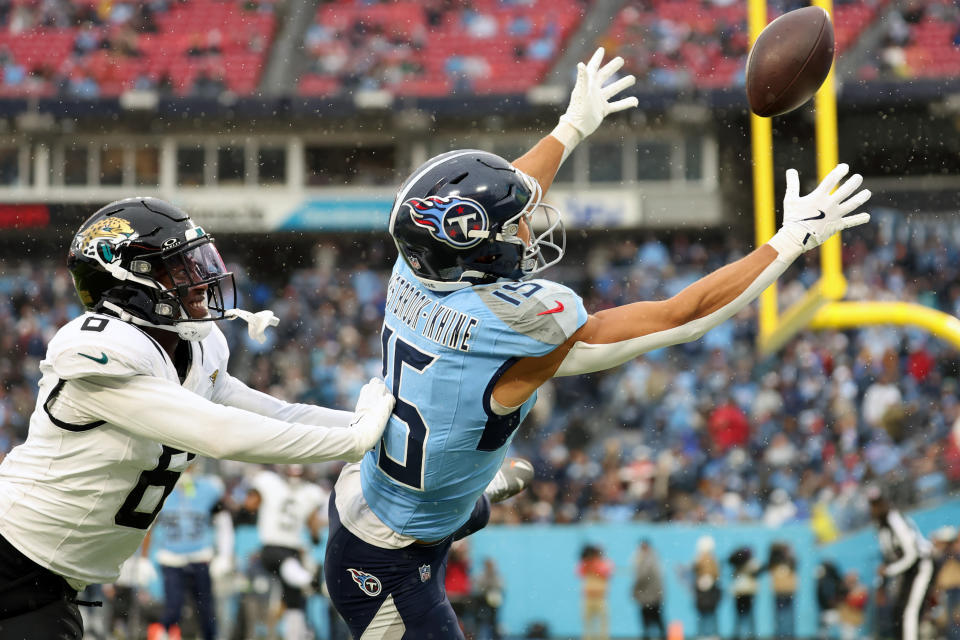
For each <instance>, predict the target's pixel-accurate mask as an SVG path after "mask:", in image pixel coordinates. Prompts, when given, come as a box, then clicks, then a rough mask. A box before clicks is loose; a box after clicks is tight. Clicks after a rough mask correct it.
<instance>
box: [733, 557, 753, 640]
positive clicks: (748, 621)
mask: <svg viewBox="0 0 960 640" xmlns="http://www.w3.org/2000/svg"><path fill="white" fill-rule="evenodd" d="M727 561H728V562H729V563H730V566H731V567H733V584H732V585H731V586H730V592H731V593H732V594H733V607H734V618H733V637H734V638H738V639H739V638H743V637H749V638H756V637H757V625H756V622H755V620H754V617H753V600H754V597H755V596H756V595H757V574H758V573H759V572H760V566H759V565H758V564H757V561H756V560H754V559H753V552H752V551H750V549H749V548H748V547H740V548H739V549H736V550H734V551H733V553H731V554H730V557H729V559H728V560H727ZM744 631H745V632H746V633H747V634H748V635H746V636H744V635H742V634H743V632H744Z"/></svg>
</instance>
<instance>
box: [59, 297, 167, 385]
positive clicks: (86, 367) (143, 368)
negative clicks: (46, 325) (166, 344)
mask: <svg viewBox="0 0 960 640" xmlns="http://www.w3.org/2000/svg"><path fill="white" fill-rule="evenodd" d="M44 364H46V365H47V366H49V367H51V368H52V369H53V371H54V373H55V374H56V375H57V377H59V378H62V379H65V380H69V379H71V378H83V377H85V376H114V377H129V376H136V375H152V376H158V377H162V378H163V377H167V373H166V372H167V369H168V368H169V365H168V358H167V356H166V354H164V352H163V349H162V348H161V347H160V345H159V344H157V342H156V341H155V340H153V338H151V337H150V336H148V335H147V334H146V333H144V332H143V331H140V330H139V329H137V328H136V327H134V326H132V325H131V324H129V323H127V322H122V321H121V320H119V319H117V318H114V317H112V316H107V315H102V314H99V313H86V314H84V315H82V316H80V317H79V318H76V319H75V320H72V321H71V322H69V323H67V324H66V325H64V326H63V327H62V328H61V329H60V330H59V331H58V332H57V334H56V335H55V336H54V337H53V340H51V341H50V344H49V345H48V346H47V356H46V358H45V359H44Z"/></svg>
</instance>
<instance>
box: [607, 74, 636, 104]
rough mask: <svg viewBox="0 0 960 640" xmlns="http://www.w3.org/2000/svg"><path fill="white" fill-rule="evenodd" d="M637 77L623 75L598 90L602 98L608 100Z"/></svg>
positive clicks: (630, 84) (632, 82)
mask: <svg viewBox="0 0 960 640" xmlns="http://www.w3.org/2000/svg"><path fill="white" fill-rule="evenodd" d="M636 81H637V79H636V78H635V77H633V76H624V77H623V78H620V79H619V80H617V81H615V82H611V83H610V84H608V85H607V86H605V87H604V88H603V89H601V91H600V95H602V96H603V99H604V100H609V99H610V98H612V97H613V96H615V95H617V94H618V93H620V92H621V91H623V90H624V89H626V88H627V87H629V86H632V85H633V84H634V83H635V82H636Z"/></svg>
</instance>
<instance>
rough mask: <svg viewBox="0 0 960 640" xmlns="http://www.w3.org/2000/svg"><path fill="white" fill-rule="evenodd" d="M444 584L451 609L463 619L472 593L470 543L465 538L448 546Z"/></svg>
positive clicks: (468, 607)
mask: <svg viewBox="0 0 960 640" xmlns="http://www.w3.org/2000/svg"><path fill="white" fill-rule="evenodd" d="M421 580H422V577H421ZM444 585H445V587H446V590H447V596H448V597H449V598H450V604H451V605H452V606H453V611H454V612H455V613H456V614H457V618H458V619H460V620H463V619H464V614H465V613H467V611H468V610H469V609H470V596H471V594H472V593H473V588H472V586H471V584H470V543H469V542H468V541H467V540H457V541H456V542H455V543H453V545H452V546H451V547H450V553H449V555H448V556H447V573H446V576H445V577H444Z"/></svg>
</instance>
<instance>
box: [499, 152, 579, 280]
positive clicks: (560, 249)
mask: <svg viewBox="0 0 960 640" xmlns="http://www.w3.org/2000/svg"><path fill="white" fill-rule="evenodd" d="M517 174H518V175H519V176H520V178H521V179H522V180H523V182H524V183H525V184H526V185H527V186H528V187H529V188H530V201H529V202H528V203H527V206H525V207H524V208H523V210H522V211H521V212H520V213H518V214H517V215H516V217H515V218H511V219H510V220H509V221H507V224H505V225H504V230H506V228H507V227H508V226H516V227H518V229H517V231H519V221H520V219H521V218H523V220H525V221H526V223H527V228H528V229H529V230H530V242H529V243H526V246H525V247H524V250H523V257H522V258H521V259H520V270H521V271H522V272H523V279H526V278H529V277H531V276H533V275H536V274H538V273H540V272H541V271H544V270H546V269H548V268H550V267H552V266H553V265H555V264H557V263H558V262H560V260H561V259H562V258H563V254H564V252H565V250H566V246H567V232H566V229H565V228H564V226H563V219H562V218H561V217H560V212H559V211H558V210H557V208H556V207H554V206H553V205H549V204H547V203H545V202H543V189H542V188H541V187H540V183H539V182H537V181H536V180H534V179H533V178H531V177H530V176H528V175H527V174H525V173H524V172H522V171H520V170H519V169H517ZM541 215H542V220H543V222H542V224H541V223H540V221H539V219H538V218H539V217H540V216H541ZM537 226H539V227H540V228H541V229H542V231H540V232H539V233H537V234H535V232H534V229H535V228H537ZM517 231H514V235H516V233H517ZM555 236H556V237H555ZM544 250H546V255H545V254H544Z"/></svg>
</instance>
